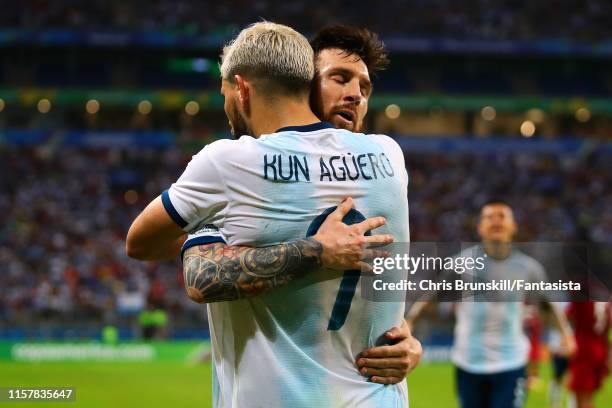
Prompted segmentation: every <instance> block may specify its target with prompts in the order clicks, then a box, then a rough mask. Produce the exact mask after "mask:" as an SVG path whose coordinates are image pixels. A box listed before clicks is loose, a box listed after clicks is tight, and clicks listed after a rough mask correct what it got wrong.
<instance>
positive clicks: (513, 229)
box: [512, 219, 518, 237]
mask: <svg viewBox="0 0 612 408" xmlns="http://www.w3.org/2000/svg"><path fill="white" fill-rule="evenodd" d="M517 232H518V224H517V223H516V221H514V219H513V220H512V236H513V237H514V236H516V233H517Z"/></svg>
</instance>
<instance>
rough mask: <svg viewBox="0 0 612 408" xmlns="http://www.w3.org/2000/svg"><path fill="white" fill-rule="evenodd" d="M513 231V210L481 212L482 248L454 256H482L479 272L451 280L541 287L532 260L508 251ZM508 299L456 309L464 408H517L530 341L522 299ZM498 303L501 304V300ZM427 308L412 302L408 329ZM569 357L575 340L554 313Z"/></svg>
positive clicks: (497, 206)
mask: <svg viewBox="0 0 612 408" xmlns="http://www.w3.org/2000/svg"><path fill="white" fill-rule="evenodd" d="M516 231H517V225H516V222H515V220H514V213H513V211H512V208H510V206H509V205H508V204H506V203H504V202H500V201H492V202H489V203H488V204H486V205H484V206H483V207H482V210H481V212H480V221H479V224H478V234H479V235H480V237H481V240H482V244H481V245H479V246H478V247H475V248H470V249H467V250H465V251H463V252H462V253H461V254H459V256H474V254H477V255H480V256H484V255H486V261H485V269H484V271H481V272H477V271H476V269H473V270H472V271H469V270H468V271H467V272H465V273H464V274H461V275H458V276H457V277H455V279H464V280H465V279H473V280H474V281H479V280H483V279H484V280H495V279H511V280H514V279H523V280H525V281H528V282H540V281H542V280H545V279H546V275H545V273H544V270H543V268H542V265H540V263H539V262H537V261H536V260H535V259H533V258H531V257H529V256H527V255H525V254H523V253H522V252H521V251H519V250H518V249H516V248H513V247H512V245H511V244H512V240H513V237H514V235H515V233H516ZM516 293H517V296H514V294H511V296H513V297H512V301H507V300H506V301H504V300H500V298H499V297H498V300H497V301H495V302H490V301H486V299H487V298H486V297H485V298H476V297H473V298H471V299H470V298H467V299H463V300H462V301H459V302H458V303H457V304H456V305H455V314H456V322H455V336H454V343H453V349H452V361H453V363H454V364H455V367H456V371H455V375H456V387H457V388H456V389H457V393H458V397H459V403H460V405H461V407H463V408H504V407H507V408H519V407H522V406H523V405H524V404H525V398H526V392H527V390H526V366H527V362H528V354H529V340H528V338H527V336H526V335H525V332H524V330H523V317H524V308H525V300H526V293H525V291H522V292H516ZM501 299H504V298H503V297H502V298H501ZM426 304H427V302H417V303H416V304H415V305H413V307H412V308H411V309H410V310H409V312H408V321H409V323H410V324H411V325H412V324H413V323H414V321H415V320H416V319H417V318H418V316H419V315H420V313H421V312H422V310H423V308H424V307H425V306H426ZM554 317H555V319H556V323H557V325H558V327H559V328H560V330H561V331H562V333H563V341H564V345H566V347H567V348H568V349H569V350H570V351H571V350H572V349H573V348H574V339H573V334H572V331H571V328H570V326H569V324H568V322H567V319H566V318H565V316H564V315H563V314H561V313H554Z"/></svg>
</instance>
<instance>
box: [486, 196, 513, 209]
mask: <svg viewBox="0 0 612 408" xmlns="http://www.w3.org/2000/svg"><path fill="white" fill-rule="evenodd" d="M488 205H503V206H506V207H508V208H510V209H512V205H510V203H509V202H508V200H504V199H503V197H490V198H489V199H488V200H487V201H485V202H484V204H482V206H481V207H480V208H485V207H486V206H488Z"/></svg>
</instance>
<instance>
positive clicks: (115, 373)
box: [0, 362, 612, 408]
mask: <svg viewBox="0 0 612 408" xmlns="http://www.w3.org/2000/svg"><path fill="white" fill-rule="evenodd" d="M549 371H550V370H549V368H548V367H547V366H543V367H542V376H543V378H544V382H543V384H542V385H541V386H540V388H539V389H536V390H532V391H530V393H529V397H528V405H527V406H528V407H530V408H537V407H547V406H548V405H547V403H546V391H547V389H548V382H547V379H548V378H549ZM408 383H409V393H410V405H411V407H413V408H430V407H431V408H439V407H454V406H456V398H455V393H454V389H453V368H452V367H451V366H450V365H449V364H422V365H421V366H420V367H419V368H418V369H417V370H416V371H415V372H414V373H412V374H411V376H410V378H409V380H408ZM8 386H31V387H34V386H36V387H45V386H46V387H61V386H71V387H75V388H76V398H77V401H76V402H72V403H57V402H53V403H40V402H37V403H23V402H20V403H18V404H11V403H2V402H0V408H3V407H7V408H8V407H13V406H16V407H20V408H27V407H34V408H36V407H55V408H61V407H67V408H78V407H83V408H96V407H100V408H102V407H104V408H107V407H147V408H157V407H160V408H161V407H201V408H205V407H210V406H211V367H210V364H204V365H191V366H190V365H186V364H182V363H142V364H141V363H122V364H108V363H91V364H85V363H41V364H28V363H4V362H3V363H2V364H1V365H0V387H8ZM596 406H598V407H610V406H612V381H611V380H608V381H607V383H606V386H605V389H604V390H603V391H602V392H601V393H600V395H599V397H598V398H597V400H596Z"/></svg>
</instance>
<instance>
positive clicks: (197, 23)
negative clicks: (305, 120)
mask: <svg viewBox="0 0 612 408" xmlns="http://www.w3.org/2000/svg"><path fill="white" fill-rule="evenodd" d="M553 10H554V12H553ZM611 15H612V4H610V2H609V1H605V0H587V1H580V0H569V1H560V0H557V1H546V2H544V1H541V2H536V1H527V0H469V1H462V2H456V1H452V0H436V1H430V0H418V1H401V0H391V1H387V2H385V4H384V7H372V6H371V3H369V2H355V1H348V0H343V1H335V2H325V3H322V4H317V3H313V2H310V1H306V0H298V1H291V2H286V1H282V0H258V1H246V0H239V1H232V2H205V3H202V2H199V1H196V0H179V1H176V0H156V1H144V0H139V1H132V2H124V1H118V0H113V1H106V0H92V1H87V2H82V1H77V0H71V1H66V0H64V1H59V2H58V1H51V0H27V1H21V2H11V3H9V4H6V5H4V6H3V8H2V11H0V25H1V26H3V27H19V28H25V29H29V30H38V29H52V28H73V29H77V30H83V29H88V30H91V29H105V30H114V29H118V30H122V29H123V30H139V31H151V30H156V31H171V32H176V33H186V34H202V33H204V34H208V33H211V32H213V33H214V32H218V33H226V32H228V31H229V32H231V31H233V30H234V29H236V28H237V27H242V26H244V25H246V24H250V23H252V22H253V20H254V19H256V18H257V16H265V17H266V18H267V19H269V20H275V21H276V22H279V23H284V24H288V25H291V26H293V27H295V28H297V29H300V30H302V31H304V32H311V33H312V32H315V31H316V30H317V29H318V28H320V27H321V26H323V25H326V24H329V23H332V22H347V23H351V24H358V25H367V26H369V27H370V28H372V29H373V30H375V31H377V32H379V33H381V34H383V35H398V34H401V35H413V36H433V37H449V38H455V39H460V38H470V39H513V40H532V39H537V38H544V39H547V38H553V37H554V38H559V37H560V38H566V39H574V40H583V41H584V40H586V41H597V40H602V39H606V38H609V37H610V35H611V34H612V27H611V26H610V24H608V22H609V20H610V16H611Z"/></svg>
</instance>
